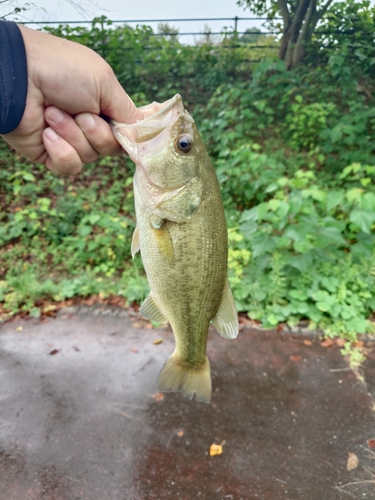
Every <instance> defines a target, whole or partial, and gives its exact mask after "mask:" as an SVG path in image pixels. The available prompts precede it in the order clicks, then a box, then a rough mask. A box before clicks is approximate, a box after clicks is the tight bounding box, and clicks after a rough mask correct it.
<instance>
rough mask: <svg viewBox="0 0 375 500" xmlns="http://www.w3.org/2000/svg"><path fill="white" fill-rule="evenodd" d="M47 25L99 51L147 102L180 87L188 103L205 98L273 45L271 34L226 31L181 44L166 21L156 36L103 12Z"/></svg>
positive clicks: (161, 98) (237, 76)
mask: <svg viewBox="0 0 375 500" xmlns="http://www.w3.org/2000/svg"><path fill="white" fill-rule="evenodd" d="M45 29H46V31H49V32H50V33H53V34H55V35H57V36H62V37H64V38H68V39H70V40H73V41H76V42H78V43H81V44H84V45H86V46H88V47H90V48H91V49H93V50H95V51H96V52H98V53H99V54H100V55H101V56H102V57H104V58H105V59H106V60H107V62H108V63H109V64H110V65H111V67H112V68H113V70H114V72H115V74H116V76H117V78H118V79H119V81H120V83H121V84H122V85H123V87H124V88H125V89H126V90H127V92H128V93H129V94H130V95H132V96H133V97H134V96H136V100H137V101H139V97H141V98H143V99H144V101H145V103H146V102H147V103H148V102H150V101H152V100H156V101H160V102H163V101H165V100H166V99H170V97H171V96H173V94H175V93H180V94H181V95H183V96H184V100H185V103H187V104H190V103H193V104H196V103H202V104H206V103H207V101H208V99H209V97H210V96H211V94H212V93H213V92H214V91H215V89H216V88H217V87H218V86H219V85H221V84H223V83H224V82H234V81H236V80H238V79H240V80H241V79H243V78H247V77H248V75H249V63H248V61H249V60H259V59H260V58H263V57H265V56H266V57H271V56H272V55H273V54H275V50H274V48H273V47H274V46H275V45H276V42H275V39H274V37H272V36H269V37H267V36H264V35H263V36H261V37H259V36H258V38H257V39H256V40H253V42H252V43H251V44H246V45H244V44H240V43H239V42H238V39H237V37H236V36H235V34H233V33H230V32H228V33H225V34H224V40H223V41H222V42H221V43H213V42H212V41H211V39H210V37H206V41H205V42H203V43H197V44H196V45H183V44H182V43H180V41H179V39H178V36H176V35H177V34H176V33H175V31H176V30H173V28H171V27H169V26H167V27H166V26H164V25H163V26H162V25H160V26H159V31H160V30H161V32H162V33H164V36H155V33H154V32H153V30H152V29H151V28H150V27H149V26H144V25H138V26H137V27H136V28H132V27H130V26H127V25H125V26H113V24H112V22H111V21H110V20H108V19H107V18H106V17H104V16H102V17H100V18H97V19H94V21H93V23H92V26H91V27H88V28H83V27H80V26H77V27H72V26H68V25H60V26H59V27H57V28H50V27H47V28H45ZM171 30H172V31H171ZM257 45H260V46H265V45H266V46H267V45H269V46H270V49H268V48H261V49H259V48H257Z"/></svg>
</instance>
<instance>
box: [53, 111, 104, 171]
mask: <svg viewBox="0 0 375 500" xmlns="http://www.w3.org/2000/svg"><path fill="white" fill-rule="evenodd" d="M45 119H46V122H47V123H48V125H49V126H50V127H51V128H52V129H53V130H54V131H55V132H56V133H57V134H58V135H59V136H60V137H62V138H63V139H64V140H65V141H66V142H67V143H69V144H70V145H71V146H72V147H73V148H74V149H75V150H76V152H77V154H78V155H79V157H80V158H81V160H82V163H91V162H93V161H95V160H96V159H97V158H98V153H97V151H96V150H95V149H94V147H93V146H92V145H91V144H90V142H89V141H88V140H87V138H86V137H85V134H84V133H83V132H82V130H81V129H80V128H79V126H78V125H77V123H76V122H75V121H74V118H73V117H72V116H71V115H69V114H68V113H66V112H65V111H62V110H61V109H59V108H56V107H55V106H50V107H48V108H47V109H46V111H45Z"/></svg>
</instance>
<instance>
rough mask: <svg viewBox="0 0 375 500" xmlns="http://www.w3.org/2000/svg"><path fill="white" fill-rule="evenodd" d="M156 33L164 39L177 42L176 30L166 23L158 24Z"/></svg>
mask: <svg viewBox="0 0 375 500" xmlns="http://www.w3.org/2000/svg"><path fill="white" fill-rule="evenodd" d="M158 33H159V35H163V36H165V38H167V39H168V38H169V39H170V40H177V35H178V28H175V27H174V26H171V25H170V24H168V23H159V24H158Z"/></svg>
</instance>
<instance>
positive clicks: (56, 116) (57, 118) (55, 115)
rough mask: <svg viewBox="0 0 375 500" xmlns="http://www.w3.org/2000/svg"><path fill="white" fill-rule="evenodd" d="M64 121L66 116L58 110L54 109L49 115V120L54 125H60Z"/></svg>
mask: <svg viewBox="0 0 375 500" xmlns="http://www.w3.org/2000/svg"><path fill="white" fill-rule="evenodd" d="M63 119H64V114H63V113H62V111H60V110H59V109H57V108H52V109H51V110H50V112H49V113H48V120H49V121H50V122H53V123H60V122H62V121H63Z"/></svg>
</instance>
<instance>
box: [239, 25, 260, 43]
mask: <svg viewBox="0 0 375 500" xmlns="http://www.w3.org/2000/svg"><path fill="white" fill-rule="evenodd" d="M261 34H262V32H261V31H260V29H259V28H247V29H246V30H245V32H244V34H243V35H242V36H240V37H239V41H240V42H241V43H257V41H258V38H259V36H260V35H261Z"/></svg>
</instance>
